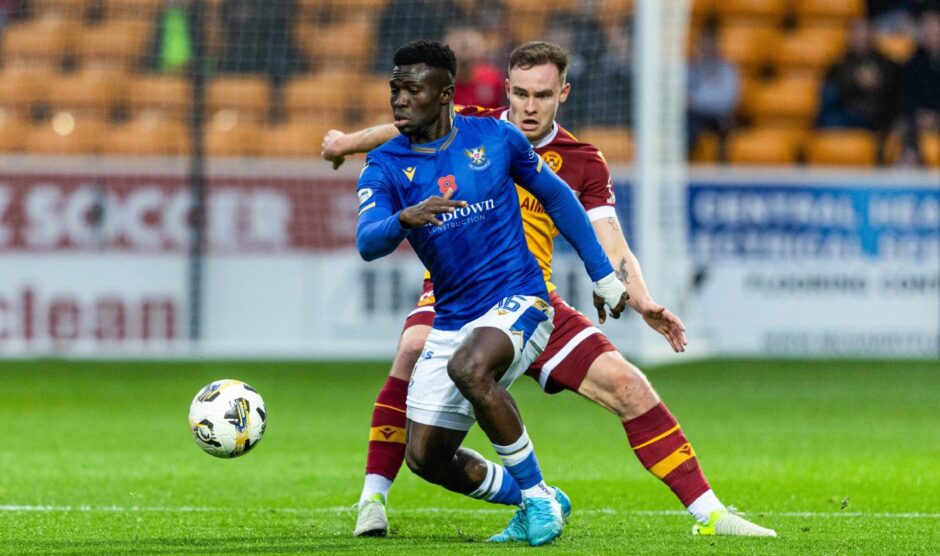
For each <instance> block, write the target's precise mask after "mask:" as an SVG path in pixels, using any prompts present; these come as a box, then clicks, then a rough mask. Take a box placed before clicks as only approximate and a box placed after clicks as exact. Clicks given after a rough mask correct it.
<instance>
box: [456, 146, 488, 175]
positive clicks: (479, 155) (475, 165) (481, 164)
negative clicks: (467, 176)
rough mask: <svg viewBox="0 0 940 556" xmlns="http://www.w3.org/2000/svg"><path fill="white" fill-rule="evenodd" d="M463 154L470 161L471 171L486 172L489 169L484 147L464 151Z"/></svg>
mask: <svg viewBox="0 0 940 556" xmlns="http://www.w3.org/2000/svg"><path fill="white" fill-rule="evenodd" d="M463 154H465V155H467V158H469V159H470V169H471V170H486V169H487V168H489V167H490V161H489V160H488V159H487V158H486V146H485V145H480V146H479V147H477V148H475V149H464V150H463Z"/></svg>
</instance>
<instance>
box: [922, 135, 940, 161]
mask: <svg viewBox="0 0 940 556" xmlns="http://www.w3.org/2000/svg"><path fill="white" fill-rule="evenodd" d="M920 155H921V157H922V158H923V159H924V164H925V165H927V166H929V167H931V168H938V169H940V133H936V132H935V133H927V132H924V133H921V134H920Z"/></svg>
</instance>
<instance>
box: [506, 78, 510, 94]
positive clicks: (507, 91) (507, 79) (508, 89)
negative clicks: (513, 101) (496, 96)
mask: <svg viewBox="0 0 940 556" xmlns="http://www.w3.org/2000/svg"><path fill="white" fill-rule="evenodd" d="M510 90H511V89H510V88H509V78H508V77H507V78H506V98H509V97H510V96H511V95H510V94H509V91H510Z"/></svg>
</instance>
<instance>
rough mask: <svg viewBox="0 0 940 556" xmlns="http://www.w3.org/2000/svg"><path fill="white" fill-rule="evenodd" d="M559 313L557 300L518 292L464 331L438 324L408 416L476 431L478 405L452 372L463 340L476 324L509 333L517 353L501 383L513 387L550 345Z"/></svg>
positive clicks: (415, 378)
mask: <svg viewBox="0 0 940 556" xmlns="http://www.w3.org/2000/svg"><path fill="white" fill-rule="evenodd" d="M553 313H554V309H552V306H551V304H549V303H547V302H546V301H545V300H543V299H541V298H539V297H535V296H528V295H514V296H511V297H507V298H504V299H503V300H501V301H500V302H499V303H497V304H496V305H495V306H494V307H493V308H492V309H490V310H489V311H487V312H486V314H484V315H483V316H482V317H480V318H478V319H476V320H473V321H471V322H468V323H467V324H465V325H464V326H463V327H462V328H461V329H460V330H438V329H436V328H432V329H431V334H430V335H429V336H428V339H427V341H426V342H425V343H424V351H422V352H421V358H420V359H418V363H417V364H416V365H415V368H414V372H413V373H412V374H411V382H410V383H409V384H408V418H409V419H411V420H412V421H414V422H416V423H421V424H424V425H432V426H435V427H442V428H445V429H452V430H460V431H466V430H470V427H472V426H473V423H475V422H476V417H475V416H474V414H473V407H472V406H471V405H470V402H469V401H467V399H466V398H464V397H463V395H462V394H461V393H460V391H459V390H457V386H456V385H455V384H454V382H453V381H452V380H451V379H450V377H449V376H448V375H447V362H448V361H449V360H450V358H451V356H453V355H454V352H455V351H457V348H458V347H459V346H460V343H461V342H463V340H464V338H466V337H467V335H469V334H470V332H471V331H473V330H474V329H476V328H482V327H491V328H498V329H500V330H502V331H503V332H505V333H506V336H508V337H509V340H510V341H512V343H513V346H514V347H515V357H514V358H513V361H512V364H511V365H510V366H509V368H508V369H507V370H506V372H505V373H504V374H503V376H502V378H500V380H499V384H500V386H502V387H504V388H509V386H510V385H511V384H512V383H513V382H515V380H516V378H518V377H519V376H521V375H522V374H523V373H524V372H525V370H526V369H528V368H529V365H531V364H532V363H533V362H534V361H535V360H536V359H538V356H539V355H540V354H541V353H542V350H544V349H545V346H546V345H547V344H548V336H549V334H551V332H552V316H553Z"/></svg>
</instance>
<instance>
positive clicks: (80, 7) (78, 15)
mask: <svg viewBox="0 0 940 556" xmlns="http://www.w3.org/2000/svg"><path fill="white" fill-rule="evenodd" d="M90 4H91V0H30V9H31V11H32V13H33V14H34V15H35V16H36V17H48V16H56V17H61V18H63V19H72V20H75V21H81V20H82V19H84V18H85V15H86V14H87V13H88V6H89V5H90Z"/></svg>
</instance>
